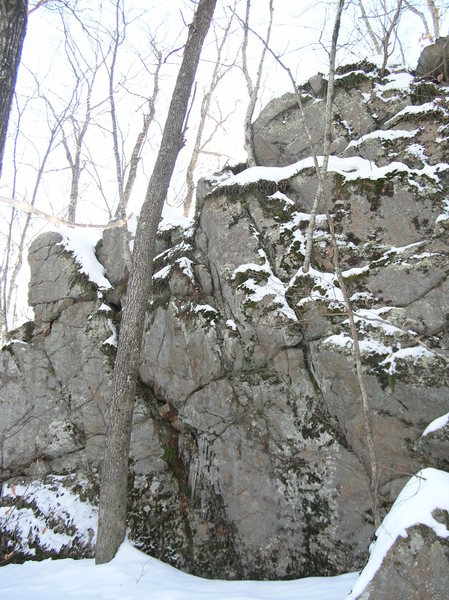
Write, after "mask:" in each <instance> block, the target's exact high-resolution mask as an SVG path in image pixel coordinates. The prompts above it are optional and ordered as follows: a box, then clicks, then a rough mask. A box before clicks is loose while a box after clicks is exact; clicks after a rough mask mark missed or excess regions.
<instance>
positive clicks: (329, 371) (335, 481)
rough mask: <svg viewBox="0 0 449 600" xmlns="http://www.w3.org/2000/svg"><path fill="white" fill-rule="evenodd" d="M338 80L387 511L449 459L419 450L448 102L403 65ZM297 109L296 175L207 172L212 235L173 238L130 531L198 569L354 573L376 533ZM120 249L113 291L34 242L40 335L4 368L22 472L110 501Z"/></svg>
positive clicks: (431, 379) (293, 130) (154, 303)
mask: <svg viewBox="0 0 449 600" xmlns="http://www.w3.org/2000/svg"><path fill="white" fill-rule="evenodd" d="M338 81H339V84H338V87H337V96H336V100H335V109H334V116H335V123H334V130H335V131H334V134H335V135H334V140H335V141H334V145H333V152H334V153H338V154H339V156H338V157H337V156H334V157H332V158H331V161H330V176H329V179H328V183H327V189H326V202H327V207H328V208H329V210H330V211H331V212H332V213H333V214H334V219H335V225H336V229H337V236H338V244H339V248H340V264H341V267H342V270H343V275H344V278H345V281H346V284H347V287H348V290H349V294H350V296H351V301H352V303H353V306H354V309H355V310H356V311H357V325H358V328H359V333H360V338H361V347H362V355H363V365H364V371H365V376H366V383H367V388H368V393H369V398H370V403H371V411H372V419H373V430H374V437H375V443H376V450H377V453H378V461H379V464H380V466H381V472H380V481H379V501H380V506H381V510H382V511H383V512H385V511H386V510H387V509H388V507H389V506H390V505H391V503H392V502H393V500H394V499H395V498H396V496H397V493H398V492H399V490H400V489H401V488H402V486H403V484H404V476H406V474H409V473H411V472H416V471H417V470H418V469H419V468H421V467H425V466H438V467H441V465H442V461H444V460H445V459H444V456H443V455H442V453H443V452H444V449H443V448H444V446H440V447H439V446H438V445H437V444H435V445H434V446H432V448H431V449H430V450H426V449H425V448H424V447H423V446H422V444H421V446H420V444H419V440H420V436H421V434H422V432H423V430H424V429H425V427H426V425H427V424H428V423H429V422H430V421H432V420H433V419H435V418H437V417H439V416H440V415H442V414H445V413H447V412H448V410H449V408H448V406H449V381H448V375H447V373H448V369H447V364H448V359H449V334H448V318H449V293H448V292H449V260H448V246H447V235H448V224H449V203H448V199H447V197H448V191H447V190H448V187H449V165H448V164H447V162H448V159H449V144H448V132H449V124H448V123H449V105H448V103H447V97H446V96H445V95H444V94H442V93H441V88H440V87H439V86H436V85H435V86H434V85H433V84H431V83H426V84H425V86H424V87H423V86H422V85H420V84H419V82H415V81H414V80H413V78H412V77H411V76H410V75H409V74H407V73H405V72H402V73H396V74H392V75H390V76H387V77H385V78H383V79H382V78H380V77H379V76H378V74H377V71H376V70H375V68H374V67H372V66H370V65H368V64H367V63H363V65H362V66H361V67H360V68H359V67H357V68H356V67H354V68H353V69H352V70H351V69H348V70H347V71H345V72H344V73H341V74H340V78H339V80H338ZM325 85H326V82H325V80H324V79H322V78H319V77H318V78H314V80H313V81H312V82H311V83H310V84H309V85H308V86H306V89H304V90H303V91H302V92H301V93H303V94H304V98H305V100H308V102H307V110H308V111H309V112H308V114H309V117H310V119H311V125H312V127H313V128H314V131H315V133H314V137H315V140H316V143H317V144H318V145H319V144H320V139H321V138H320V136H322V133H321V126H322V118H321V112H322V106H323V100H322V98H323V90H324V89H325ZM276 103H277V104H276ZM296 113H297V109H296V108H295V106H294V102H293V101H292V99H291V98H290V97H289V96H287V97H284V98H282V99H280V100H278V101H272V102H271V103H270V105H269V106H268V107H267V109H265V111H263V112H262V114H261V116H260V117H259V119H258V120H257V121H256V123H255V131H256V134H257V135H256V156H257V158H258V160H259V162H260V163H261V164H264V165H274V166H280V167H283V166H284V165H289V166H285V167H284V168H279V169H263V168H261V167H255V168H253V169H249V170H247V171H244V172H242V173H240V174H238V175H234V174H233V173H232V172H230V171H229V172H226V173H221V174H220V175H218V176H216V177H211V178H209V179H208V180H207V181H203V182H202V184H201V185H200V186H199V189H200V190H201V193H200V194H199V197H198V214H197V219H196V222H195V225H194V227H193V228H191V229H190V230H188V231H187V232H184V231H181V230H180V229H179V228H172V229H170V230H164V231H161V232H160V240H159V244H160V248H159V250H160V252H159V255H158V257H157V259H156V269H155V274H154V284H153V295H152V297H151V298H149V302H148V311H147V318H146V323H145V331H144V338H143V344H142V352H141V362H140V370H139V386H138V398H137V401H136V412H135V418H134V428H133V438H132V450H131V457H130V458H131V460H130V468H131V486H130V514H129V526H130V536H131V537H132V539H133V540H134V541H135V542H136V543H137V545H138V546H139V547H141V548H143V549H145V550H146V551H150V552H151V553H153V554H154V555H155V556H157V557H160V558H163V559H165V560H168V561H170V562H172V563H173V564H176V565H177V566H178V567H181V568H184V569H186V570H189V571H191V572H194V573H196V574H198V575H203V576H214V577H224V578H228V577H230V578H235V577H250V578H287V577H299V576H305V575H312V574H320V575H323V574H326V573H327V574H335V573H338V572H342V571H344V570H354V569H355V568H357V567H360V566H361V565H362V564H363V563H364V560H365V558H366V549H367V547H368V542H369V539H370V537H371V536H372V534H373V529H374V525H373V520H372V515H371V499H370V491H369V480H368V477H367V472H369V460H368V454H367V449H366V440H365V433H364V428H363V418H362V411H361V405H360V391H359V387H358V382H357V377H356V374H355V368H354V360H353V357H352V353H351V338H350V336H349V326H348V323H347V317H346V315H345V311H344V305H343V299H342V295H341V290H340V289H339V286H338V283H337V282H336V278H335V275H334V273H333V263H332V261H333V256H332V250H331V245H330V237H329V231H328V226H327V223H326V219H325V216H324V215H323V214H320V215H319V216H318V219H317V228H316V231H315V236H314V241H315V244H314V256H313V268H312V269H311V270H310V271H309V273H308V274H304V273H303V272H302V269H301V267H302V264H303V259H304V250H305V230H306V228H307V225H308V222H309V211H310V209H311V205H312V202H313V197H314V193H315V190H316V186H317V180H316V176H315V174H314V171H313V168H312V166H313V164H312V161H311V160H310V159H308V158H307V156H308V155H309V154H310V152H309V151H308V150H307V148H306V147H305V145H304V144H303V141H302V140H303V137H304V131H303V129H302V127H301V124H300V123H299V122H298V120H297V117H296V116H295V115H296ZM301 159H304V160H301ZM298 161H299V162H298ZM292 163H294V164H292ZM206 192H207V193H206ZM117 247H119V243H118V242H117V240H116V239H115V236H114V235H113V234H108V235H107V236H105V237H104V239H103V241H102V243H101V245H100V246H98V248H97V255H98V258H99V259H100V260H101V261H102V263H103V266H104V267H105V270H106V272H105V274H106V277H108V278H109V279H110V281H111V283H112V284H113V287H112V288H111V289H103V290H101V289H98V287H96V286H94V285H93V284H92V283H91V282H89V281H88V280H87V278H86V277H85V276H82V275H80V272H79V269H78V268H77V264H76V260H75V258H74V257H73V256H72V255H70V253H68V252H67V250H66V249H65V248H64V245H63V244H61V238H60V236H58V235H57V234H45V235H44V236H43V237H40V238H38V239H37V240H35V242H34V243H33V245H32V247H31V249H30V264H31V268H32V278H31V283H30V303H31V304H32V305H33V307H34V309H35V315H36V318H35V322H34V324H33V325H30V326H28V328H27V336H25V333H24V331H23V332H22V336H21V337H22V339H17V338H18V337H19V334H16V339H13V340H11V342H10V344H9V345H8V347H6V348H4V349H3V350H2V352H1V355H0V360H1V371H0V380H1V382H0V383H1V389H2V395H1V401H0V423H1V425H0V429H1V444H2V477H3V479H9V480H10V481H11V482H13V481H15V478H17V477H21V478H28V479H30V478H36V476H37V475H39V476H41V477H42V478H44V480H45V476H46V475H50V474H53V475H54V474H60V475H62V474H69V473H73V472H76V473H78V474H79V475H80V477H83V478H84V480H86V481H87V482H89V483H88V484H86V489H85V491H84V493H85V494H86V495H89V494H90V496H91V498H92V499H93V500H94V501H95V499H96V494H97V492H98V487H97V486H98V475H97V474H98V466H99V463H100V460H101V451H102V446H103V442H104V435H105V423H106V420H107V397H108V389H109V385H110V378H111V369H112V366H113V361H114V346H113V345H111V344H112V341H113V337H112V338H111V333H112V332H113V330H114V329H115V328H117V329H118V330H119V327H120V322H119V317H120V308H121V306H120V304H121V302H124V301H125V297H124V292H125V286H124V279H123V278H124V276H125V274H126V272H125V270H124V268H123V267H120V264H121V263H120V257H119V256H117ZM119 254H120V253H119ZM114 256H116V258H111V257H114ZM109 271H111V273H110V272H109ZM107 340H109V342H107ZM105 342H106V343H105ZM30 440H32V442H31V443H30ZM438 448H440V450H439V449H438ZM8 501H10V499H9V500H8ZM19 537H20V536H18V540H19ZM77 551H79V549H78V550H77ZM85 551H86V552H88V551H89V548H86V550H85ZM16 554H17V556H18V555H20V540H19V541H17V548H16Z"/></svg>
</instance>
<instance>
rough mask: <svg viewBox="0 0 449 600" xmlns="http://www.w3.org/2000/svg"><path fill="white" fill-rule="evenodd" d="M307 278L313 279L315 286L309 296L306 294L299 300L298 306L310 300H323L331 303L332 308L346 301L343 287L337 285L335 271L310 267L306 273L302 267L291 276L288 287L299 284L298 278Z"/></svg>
mask: <svg viewBox="0 0 449 600" xmlns="http://www.w3.org/2000/svg"><path fill="white" fill-rule="evenodd" d="M302 278H306V281H307V280H310V279H313V280H314V286H313V288H312V290H311V292H310V294H309V295H308V296H304V297H303V298H301V300H299V302H298V303H297V306H303V305H304V304H307V303H308V302H313V301H316V300H321V301H324V302H328V303H329V307H330V308H336V307H337V306H340V305H341V304H342V303H343V302H344V298H343V293H342V291H341V289H340V288H339V287H338V286H337V285H336V282H337V280H336V276H335V274H334V273H328V272H326V271H318V270H317V269H314V268H312V267H311V268H310V269H309V270H308V272H307V273H304V271H303V270H302V267H300V268H299V269H298V271H297V272H296V273H295V275H294V276H293V277H292V278H291V280H290V283H289V284H288V287H293V286H295V285H297V284H298V280H300V279H302Z"/></svg>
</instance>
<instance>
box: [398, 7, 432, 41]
mask: <svg viewBox="0 0 449 600" xmlns="http://www.w3.org/2000/svg"><path fill="white" fill-rule="evenodd" d="M429 1H431V0H429ZM404 4H405V6H406V7H407V8H408V10H409V11H410V12H412V13H413V14H414V15H416V16H417V17H419V18H420V19H421V21H422V24H423V25H424V30H425V32H426V33H425V35H426V37H427V38H428V39H429V40H433V41H434V37H433V36H432V34H431V33H430V29H429V25H428V24H427V19H426V17H425V15H424V13H423V12H422V11H421V10H418V9H417V8H416V6H413V4H410V2H408V0H404Z"/></svg>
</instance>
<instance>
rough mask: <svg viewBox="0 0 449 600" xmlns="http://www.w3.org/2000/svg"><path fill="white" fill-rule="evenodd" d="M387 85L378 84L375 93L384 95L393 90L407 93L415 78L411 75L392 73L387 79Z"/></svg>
mask: <svg viewBox="0 0 449 600" xmlns="http://www.w3.org/2000/svg"><path fill="white" fill-rule="evenodd" d="M385 79H386V81H387V83H376V86H375V91H376V92H377V94H379V95H382V94H383V93H384V92H388V91H391V90H398V91H407V90H408V89H409V88H410V84H411V82H412V81H413V76H412V75H410V73H404V72H401V73H392V74H391V75H388V77H386V78H385Z"/></svg>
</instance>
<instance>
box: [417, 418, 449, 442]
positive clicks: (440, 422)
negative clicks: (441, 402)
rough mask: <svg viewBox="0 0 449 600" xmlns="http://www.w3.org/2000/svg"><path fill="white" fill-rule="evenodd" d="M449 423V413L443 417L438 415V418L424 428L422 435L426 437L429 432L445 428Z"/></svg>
mask: <svg viewBox="0 0 449 600" xmlns="http://www.w3.org/2000/svg"><path fill="white" fill-rule="evenodd" d="M448 423H449V413H446V414H445V415H443V416H442V417H438V419H435V420H434V421H432V422H431V423H429V424H428V425H427V427H426V428H425V429H424V431H423V432H422V434H421V437H425V436H426V435H429V433H433V432H434V431H437V430H438V429H443V427H445V426H446V425H447V424H448Z"/></svg>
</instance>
